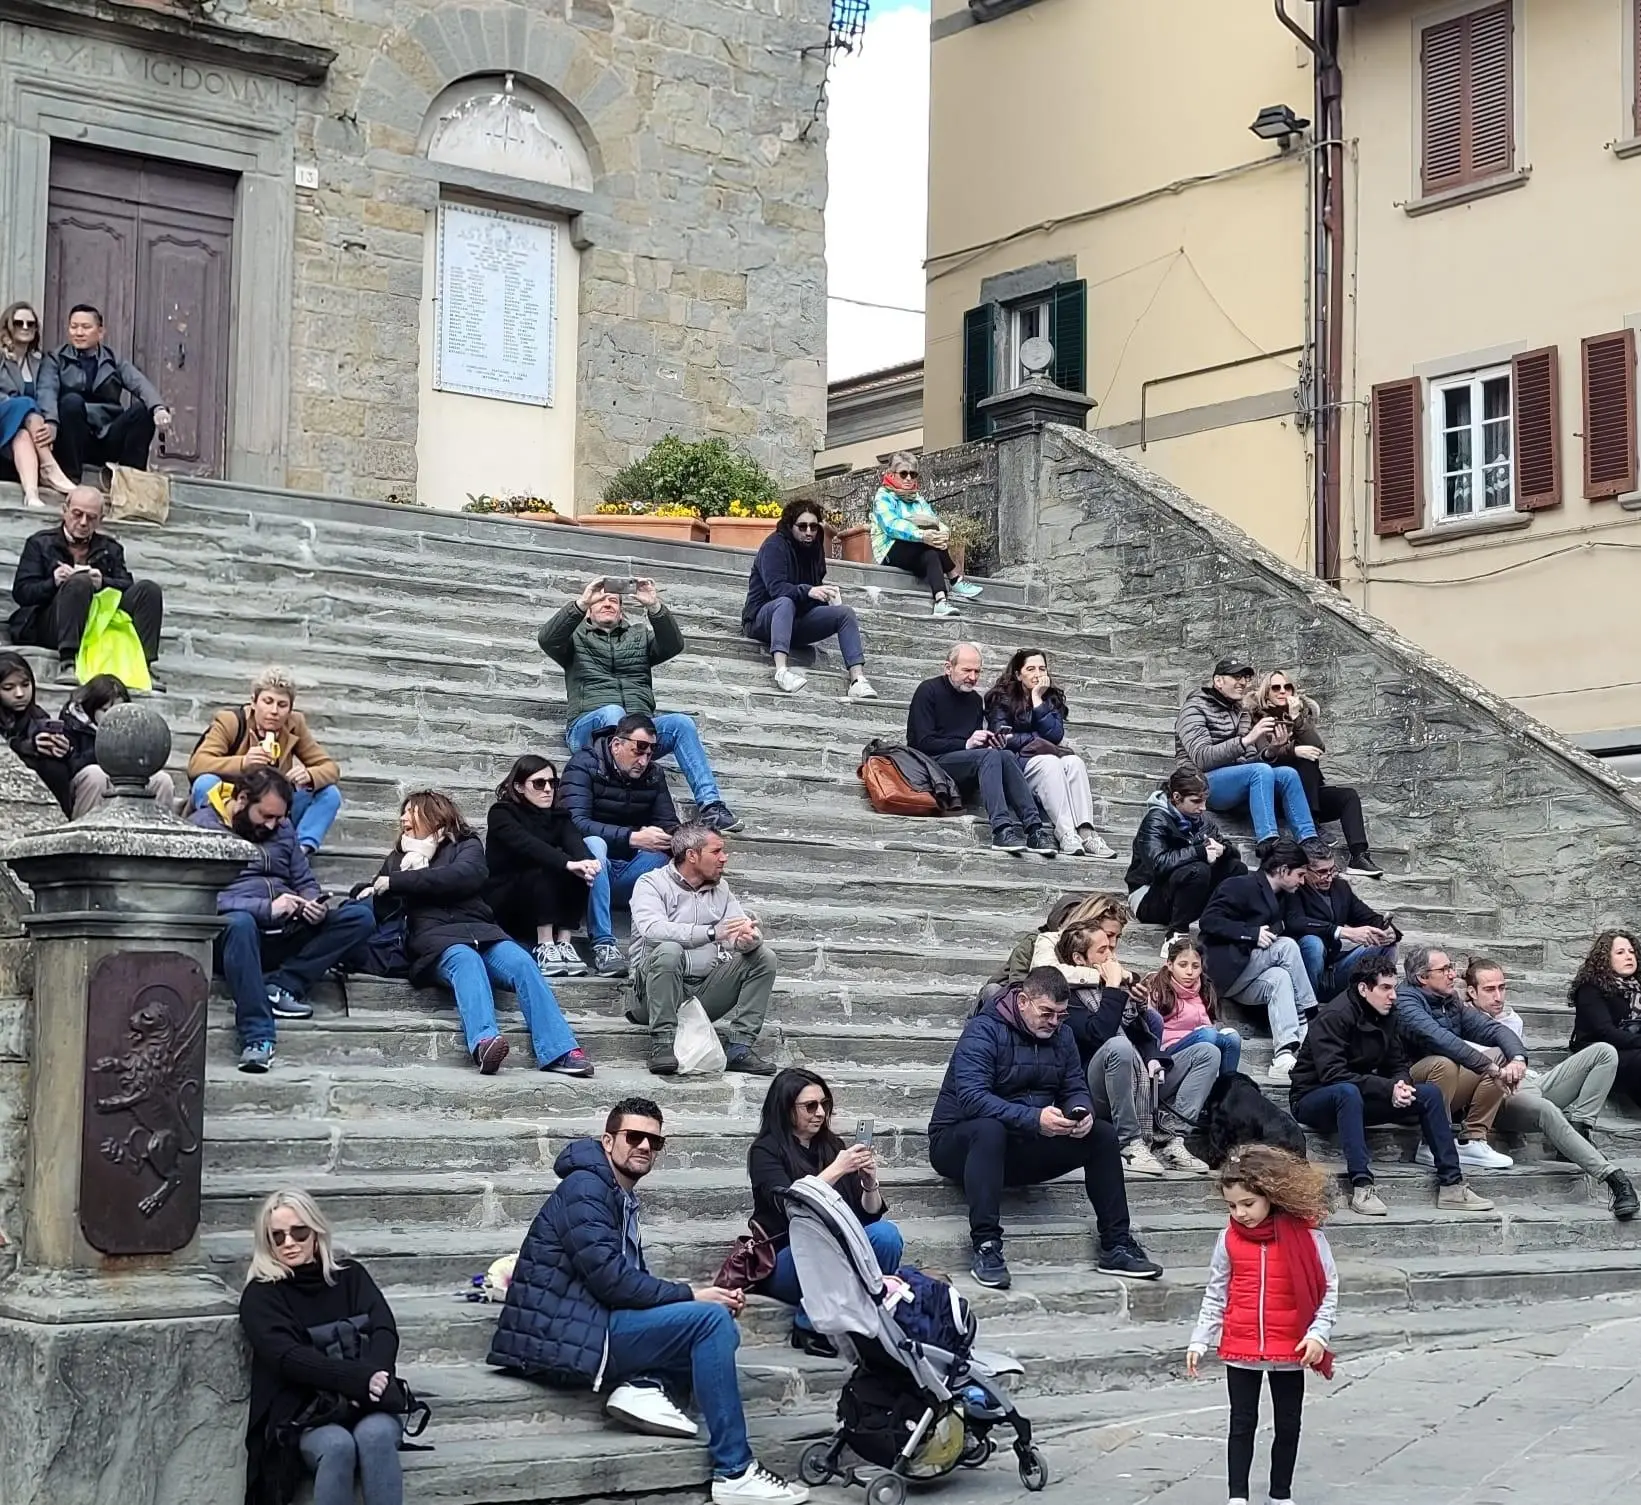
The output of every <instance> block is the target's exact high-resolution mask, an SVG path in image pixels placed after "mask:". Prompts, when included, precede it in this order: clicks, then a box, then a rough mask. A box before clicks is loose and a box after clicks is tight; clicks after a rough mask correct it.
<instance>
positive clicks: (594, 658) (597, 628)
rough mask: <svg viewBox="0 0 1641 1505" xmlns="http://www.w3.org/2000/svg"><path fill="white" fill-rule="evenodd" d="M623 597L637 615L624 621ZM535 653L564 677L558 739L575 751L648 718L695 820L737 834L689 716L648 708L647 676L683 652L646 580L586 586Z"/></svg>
mask: <svg viewBox="0 0 1641 1505" xmlns="http://www.w3.org/2000/svg"><path fill="white" fill-rule="evenodd" d="M628 594H630V595H631V596H632V598H633V600H635V601H636V602H637V603H638V604H639V606H641V607H642V608H643V610H644V621H643V622H642V623H632V622H629V621H628V620H627V618H626V614H625V612H624V611H623V610H622V605H621V600H622V597H623V596H624V595H628ZM537 641H538V642H539V643H540V644H541V651H542V652H543V653H545V654H546V655H547V657H548V658H550V659H552V661H553V662H554V663H555V664H557V665H558V666H559V667H560V668H561V669H563V671H564V698H565V700H566V701H567V702H568V714H569V721H568V725H566V727H565V729H564V741H565V743H566V744H567V745H568V746H569V749H570V751H571V752H572V753H578V752H580V751H581V750H582V749H583V748H584V747H586V746H587V745H588V743H590V742H591V741H592V740H593V737H594V736H595V735H596V734H597V733H598V732H601V731H603V730H604V729H605V728H607V727H612V726H614V725H615V724H616V722H618V721H620V720H621V718H622V717H623V716H628V715H631V714H632V713H633V712H639V713H641V714H643V715H645V716H649V717H651V718H653V720H654V722H655V730H656V735H657V737H658V738H659V744H658V754H659V756H661V757H667V756H671V757H672V758H674V759H675V760H676V761H677V763H678V767H679V769H680V770H681V771H682V773H683V775H684V777H685V778H686V779H687V780H689V788H690V793H691V794H692V795H694V796H695V805H696V819H697V820H699V821H702V822H703V823H704V824H706V825H709V826H711V827H712V828H713V830H715V831H739V830H740V829H741V822H740V821H738V820H737V819H736V818H735V815H734V813H733V812H732V811H731V810H730V808H729V806H728V805H726V804H725V803H724V800H723V796H722V795H721V794H720V793H719V792H718V780H717V779H716V777H714V775H713V772H712V764H711V762H710V761H709V760H708V758H707V753H706V749H705V748H704V747H703V746H702V745H701V734H700V732H699V731H698V730H697V729H696V726H695V720H694V718H693V717H691V716H686V715H683V714H681V713H679V712H676V711H661V712H658V711H657V710H656V709H655V680H654V675H653V670H654V668H655V666H656V665H657V664H664V663H665V662H666V661H667V660H668V659H669V658H676V657H677V656H678V655H679V654H680V653H682V652H683V651H684V635H683V633H682V632H680V631H679V629H678V622H677V620H676V619H675V618H674V617H673V615H672V613H671V612H670V611H669V610H667V608H666V606H665V604H664V603H663V602H662V600H661V592H660V590H659V588H658V587H657V586H656V583H655V582H654V581H653V580H650V579H646V578H644V577H640V578H638V579H636V580H624V579H617V578H613V577H605V578H602V579H598V580H590V581H588V582H587V585H586V588H585V589H584V590H583V591H582V592H581V594H580V595H579V596H577V597H576V598H575V600H574V601H570V602H567V603H566V604H565V605H564V606H562V607H560V608H559V610H558V611H556V612H555V613H554V614H553V616H552V617H551V618H550V619H549V620H548V622H547V625H546V626H545V627H543V628H542V629H541V632H540V633H539V634H538V636H537Z"/></svg>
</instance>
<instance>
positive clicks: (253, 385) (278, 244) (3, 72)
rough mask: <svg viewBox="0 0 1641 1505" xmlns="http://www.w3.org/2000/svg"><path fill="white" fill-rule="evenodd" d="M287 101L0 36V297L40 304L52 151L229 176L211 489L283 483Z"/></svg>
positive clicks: (291, 148) (152, 56)
mask: <svg viewBox="0 0 1641 1505" xmlns="http://www.w3.org/2000/svg"><path fill="white" fill-rule="evenodd" d="M296 100H297V90H296V85H295V84H293V83H291V82H289V81H286V80H282V79H276V78H270V77H267V76H265V75H259V74H254V73H249V72H243V71H241V70H238V69H234V68H229V67H225V66H218V65H214V64H209V63H195V62H189V61H186V60H184V59H181V58H175V57H172V56H170V55H169V54H166V53H163V52H151V51H145V50H139V49H137V48H134V47H129V46H125V45H123V44H121V43H118V42H110V41H103V40H101V39H93V38H89V37H81V36H73V35H69V34H67V33H62V32H51V31H45V30H43V29H38V28H32V27H19V26H15V25H10V24H6V25H0V148H3V149H0V267H3V268H4V269H5V271H6V274H7V275H6V290H5V293H4V296H5V297H7V298H13V297H28V298H32V299H33V300H34V301H35V304H36V306H42V305H43V303H44V297H45V281H46V214H47V201H48V195H49V189H50V178H51V144H52V142H53V141H64V142H71V143H74V144H76V145H82V146H92V147H100V148H103V149H104V150H108V151H121V152H131V153H136V154H139V155H142V156H148V157H160V158H165V159H169V160H172V161H177V162H184V163H190V162H191V163H195V164H198V165H199V166H202V167H214V168H217V169H219V170H221V171H224V172H231V173H236V174H238V177H239V192H238V194H237V198H236V204H235V225H234V266H233V277H232V291H231V299H230V306H229V315H228V317H229V323H230V342H229V357H228V398H227V410H228V437H227V448H226V451H225V466H224V469H225V477H224V478H225V479H227V480H232V481H245V482H249V483H252V484H259V485H271V486H282V485H283V484H284V482H285V431H286V421H287V415H288V411H289V403H290V361H291V355H290V343H291V299H292V276H293V266H292V259H293V251H292V246H293V240H294V233H295V216H296V185H295V178H294V171H295V131H296ZM61 342H62V335H61V334H60V332H57V331H50V332H48V341H47V348H49V349H55V348H56V347H57V345H59V344H61ZM122 353H123V352H122Z"/></svg>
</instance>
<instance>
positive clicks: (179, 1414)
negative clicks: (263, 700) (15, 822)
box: [0, 705, 247, 1505]
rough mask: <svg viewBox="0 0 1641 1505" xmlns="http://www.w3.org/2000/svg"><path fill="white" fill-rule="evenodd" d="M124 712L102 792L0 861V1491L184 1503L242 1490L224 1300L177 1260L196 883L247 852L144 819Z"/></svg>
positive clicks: (193, 1046) (201, 977) (102, 751)
mask: <svg viewBox="0 0 1641 1505" xmlns="http://www.w3.org/2000/svg"><path fill="white" fill-rule="evenodd" d="M169 749H170V733H169V731H168V730H167V729H166V727H165V724H164V722H163V721H162V720H161V719H160V718H159V717H158V716H157V715H156V714H155V713H154V712H152V711H150V710H148V709H147V708H145V707H142V706H140V705H131V706H122V707H118V708H117V709H116V710H114V711H112V712H110V714H109V716H108V717H107V718H106V719H105V721H104V723H103V726H102V729H101V731H100V733H99V736H98V746H97V752H98V759H99V761H100V762H101V763H102V765H103V767H104V768H105V769H106V770H107V771H108V772H109V773H110V775H111V776H112V777H113V778H114V780H115V786H116V791H117V796H116V798H115V800H114V801H113V802H112V803H111V804H109V805H107V806H105V807H104V809H103V810H101V811H100V812H98V813H97V814H96V815H94V816H92V817H91V818H89V819H87V820H84V821H77V822H73V823H71V824H68V825H61V826H57V827H55V828H53V829H51V830H49V831H45V832H41V833H38V834H35V835H32V836H25V837H22V838H21V839H20V840H17V841H15V842H13V843H11V844H10V845H9V846H8V847H7V848H6V849H5V850H4V852H0V857H3V858H4V860H5V862H6V863H7V865H8V866H9V867H10V868H11V870H12V871H13V872H14V873H15V874H16V875H17V877H18V878H19V879H21V880H22V881H23V882H24V883H25V884H27V885H28V887H29V889H30V890H31V891H32V894H33V900H34V905H33V910H32V912H30V913H28V914H25V915H24V916H23V926H24V929H25V931H26V932H27V934H28V935H29V937H30V939H31V940H32V941H33V944H34V950H35V968H34V1003H33V1012H34V1020H33V1025H34V1027H33V1060H32V1063H31V1067H32V1069H31V1078H32V1080H31V1085H30V1113H29V1121H28V1148H27V1159H26V1181H25V1186H24V1196H23V1227H22V1253H21V1263H20V1265H19V1267H18V1269H17V1270H16V1271H15V1272H14V1273H13V1274H12V1276H11V1277H10V1278H9V1279H8V1280H6V1281H5V1282H3V1283H0V1437H3V1438H4V1439H5V1445H4V1446H3V1447H0V1500H3V1501H5V1502H6V1505H47V1502H52V1505H57V1502H67V1501H82V1500H83V1501H88V1502H89V1501H103V1500H106V1501H118V1502H119V1505H182V1502H188V1505H194V1502H198V1505H205V1502H207V1501H210V1502H213V1505H216V1502H220V1501H225V1500H233V1499H237V1498H238V1497H239V1495H240V1493H241V1491H242V1490H243V1428H244V1415H243V1406H242V1402H243V1400H244V1397H245V1394H246V1389H247V1385H246V1378H245V1365H244V1359H243V1356H242V1353H241V1344H240V1339H239V1334H238V1331H237V1326H236V1324H235V1321H234V1311H235V1305H236V1303H235V1299H234V1297H233V1296H232V1295H231V1294H230V1293H229V1292H228V1291H227V1290H226V1288H225V1287H224V1286H223V1284H222V1282H221V1281H219V1280H217V1279H215V1278H214V1277H212V1276H210V1275H209V1274H208V1273H206V1272H204V1271H202V1270H199V1269H197V1268H195V1266H196V1265H197V1257H198V1236H199V1208H200V1161H201V1140H202V1137H203V1121H204V1089H205V1004H206V995H207V992H208V991H209V985H210V976H211V941H212V938H213V937H214V935H215V934H216V932H217V930H218V928H219V922H218V920H217V916H216V894H217V891H218V890H219V889H220V888H221V887H222V886H223V885H224V884H225V883H226V882H227V881H228V879H229V878H230V877H231V876H232V875H233V874H234V873H235V872H236V871H238V870H239V868H240V867H242V866H243V865H244V862H245V857H246V852H247V848H246V846H245V844H244V843H243V842H240V841H238V840H237V839H235V838H233V837H228V836H223V835H211V834H208V833H206V832H203V831H200V830H198V829H196V828H194V827H191V826H187V825H184V824H183V823H182V822H181V821H179V820H177V819H176V818H175V817H172V816H169V815H166V814H163V813H161V812H159V811H158V810H157V809H156V808H155V806H154V804H153V801H152V800H150V799H149V798H148V796H147V793H146V784H147V780H148V777H149V775H150V774H151V773H153V772H154V771H155V769H157V768H158V767H160V766H162V764H163V762H164V759H165V756H166V754H167V753H168V752H169Z"/></svg>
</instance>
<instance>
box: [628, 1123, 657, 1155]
mask: <svg viewBox="0 0 1641 1505" xmlns="http://www.w3.org/2000/svg"><path fill="white" fill-rule="evenodd" d="M616 1137H617V1138H618V1139H624V1140H626V1142H627V1148H628V1149H629V1150H641V1149H643V1148H644V1146H645V1145H648V1146H649V1147H650V1148H651V1149H652V1150H654V1151H655V1153H656V1154H657V1155H659V1154H660V1153H661V1151H662V1150H664V1149H666V1147H667V1136H666V1135H665V1134H652V1133H650V1131H649V1130H648V1129H622V1130H620V1131H619V1132H618V1133H617V1135H616Z"/></svg>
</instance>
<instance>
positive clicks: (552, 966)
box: [530, 941, 565, 977]
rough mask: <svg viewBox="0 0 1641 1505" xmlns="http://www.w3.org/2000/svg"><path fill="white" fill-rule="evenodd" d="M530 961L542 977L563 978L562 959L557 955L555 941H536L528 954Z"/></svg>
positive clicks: (557, 950) (556, 943)
mask: <svg viewBox="0 0 1641 1505" xmlns="http://www.w3.org/2000/svg"><path fill="white" fill-rule="evenodd" d="M530 959H531V960H532V961H533V962H534V963H535V964H536V971H538V972H539V973H541V975H542V976H543V977H563V976H564V975H565V974H564V958H563V957H562V956H561V955H560V954H559V949H558V942H557V941H537V942H536V944H535V948H534V949H533V950H532V951H531V952H530Z"/></svg>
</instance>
